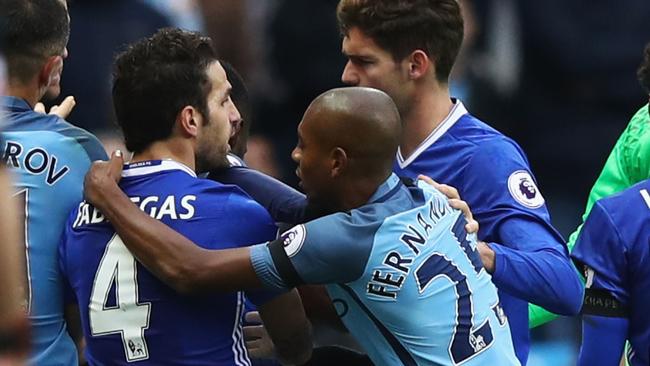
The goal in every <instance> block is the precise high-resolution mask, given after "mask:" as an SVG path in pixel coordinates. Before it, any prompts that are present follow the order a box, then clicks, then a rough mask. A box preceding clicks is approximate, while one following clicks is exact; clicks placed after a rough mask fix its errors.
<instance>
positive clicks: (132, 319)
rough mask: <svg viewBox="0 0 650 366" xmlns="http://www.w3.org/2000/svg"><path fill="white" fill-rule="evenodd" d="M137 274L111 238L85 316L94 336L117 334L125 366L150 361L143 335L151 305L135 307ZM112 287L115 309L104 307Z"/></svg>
mask: <svg viewBox="0 0 650 366" xmlns="http://www.w3.org/2000/svg"><path fill="white" fill-rule="evenodd" d="M137 274H138V273H137V264H136V261H135V258H134V257H133V255H131V253H130V252H129V250H128V249H127V248H126V246H125V245H124V243H123V242H122V239H120V237H119V236H117V235H113V237H112V238H111V240H110V241H109V242H108V244H107V245H106V251H105V252H104V256H103V257H102V260H101V261H100V263H99V268H98V269H97V273H96V274H95V281H94V284H93V290H92V293H91V295H90V304H89V305H88V314H89V318H90V330H91V332H92V335H93V336H95V337H98V336H104V335H108V334H120V336H121V337H122V343H123V344H124V353H125V355H126V360H127V361H128V362H132V361H140V360H146V359H148V358H149V351H148V349H147V342H146V340H145V338H144V331H145V330H146V329H148V328H149V315H150V313H151V304H149V303H142V304H139V303H138V281H137ZM114 283H115V303H116V306H107V305H106V303H107V302H108V297H109V293H110V290H111V288H112V287H113V284H114Z"/></svg>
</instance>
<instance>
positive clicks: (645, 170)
mask: <svg viewBox="0 0 650 366" xmlns="http://www.w3.org/2000/svg"><path fill="white" fill-rule="evenodd" d="M638 77H639V83H640V84H641V86H642V87H643V88H644V90H645V91H646V93H648V94H649V95H650V44H649V45H648V46H646V48H645V51H644V57H643V62H642V63H641V66H640V67H639V70H638ZM648 178H650V111H649V110H648V105H647V104H646V105H645V106H643V107H641V109H639V110H638V111H637V112H636V113H635V114H634V116H632V119H631V120H630V122H629V123H628V125H627V127H626V128H625V131H623V133H622V134H621V136H620V137H619V138H618V141H616V144H615V145H614V148H613V149H612V152H611V153H610V154H609V157H608V158H607V162H606V163H605V166H604V167H603V170H602V172H601V173H600V176H599V177H598V179H597V180H596V182H595V183H594V186H593V187H592V188H591V192H590V193H589V199H588V200H587V208H586V209H585V213H584V215H583V220H586V219H587V216H588V215H589V213H590V212H591V208H592V207H593V205H594V203H596V201H598V200H599V199H602V198H604V197H608V196H610V195H612V194H614V193H618V192H620V191H622V190H624V189H626V188H629V187H630V186H632V185H633V184H636V183H639V182H641V181H642V180H645V179H648ZM581 229H582V224H581V225H580V226H579V227H578V228H577V229H576V231H574V232H573V234H571V236H570V237H569V241H568V243H567V246H568V247H569V251H572V250H573V247H574V245H575V243H576V239H577V238H578V235H579V234H580V231H581ZM529 314H530V315H529V317H530V326H531V327H536V326H539V325H542V324H545V323H547V322H549V321H551V320H553V319H555V317H556V315H554V314H553V313H551V312H549V311H547V310H544V309H543V308H541V307H539V306H536V305H533V304H531V305H530V306H529Z"/></svg>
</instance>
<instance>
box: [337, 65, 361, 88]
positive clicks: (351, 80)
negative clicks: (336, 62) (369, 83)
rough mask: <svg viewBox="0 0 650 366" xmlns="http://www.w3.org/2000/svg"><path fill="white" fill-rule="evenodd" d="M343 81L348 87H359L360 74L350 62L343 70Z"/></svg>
mask: <svg viewBox="0 0 650 366" xmlns="http://www.w3.org/2000/svg"><path fill="white" fill-rule="evenodd" d="M341 81H342V82H343V83H344V84H348V85H359V74H358V73H357V72H356V70H355V69H354V65H352V62H350V61H348V62H347V63H346V64H345V67H344V68H343V73H342V74H341Z"/></svg>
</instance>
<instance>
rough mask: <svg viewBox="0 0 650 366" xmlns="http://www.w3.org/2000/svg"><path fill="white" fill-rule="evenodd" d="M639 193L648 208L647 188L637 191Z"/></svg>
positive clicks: (649, 195) (649, 205) (648, 196)
mask: <svg viewBox="0 0 650 366" xmlns="http://www.w3.org/2000/svg"><path fill="white" fill-rule="evenodd" d="M639 193H641V197H643V200H644V201H645V204H646V205H647V206H648V208H650V194H648V190H647V189H642V190H641V191H639Z"/></svg>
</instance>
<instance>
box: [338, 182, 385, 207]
mask: <svg viewBox="0 0 650 366" xmlns="http://www.w3.org/2000/svg"><path fill="white" fill-rule="evenodd" d="M385 180H386V179H377V178H371V177H355V178H353V179H351V180H350V181H349V182H348V183H347V184H343V186H342V187H343V190H344V193H343V194H342V195H341V196H340V197H341V202H340V203H339V208H340V209H341V210H342V211H350V210H353V209H355V208H359V207H361V206H363V205H365V204H367V203H368V201H370V198H371V197H372V195H373V194H375V192H376V191H377V188H378V187H379V186H380V185H381V184H382V183H383V182H384V181H385Z"/></svg>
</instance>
